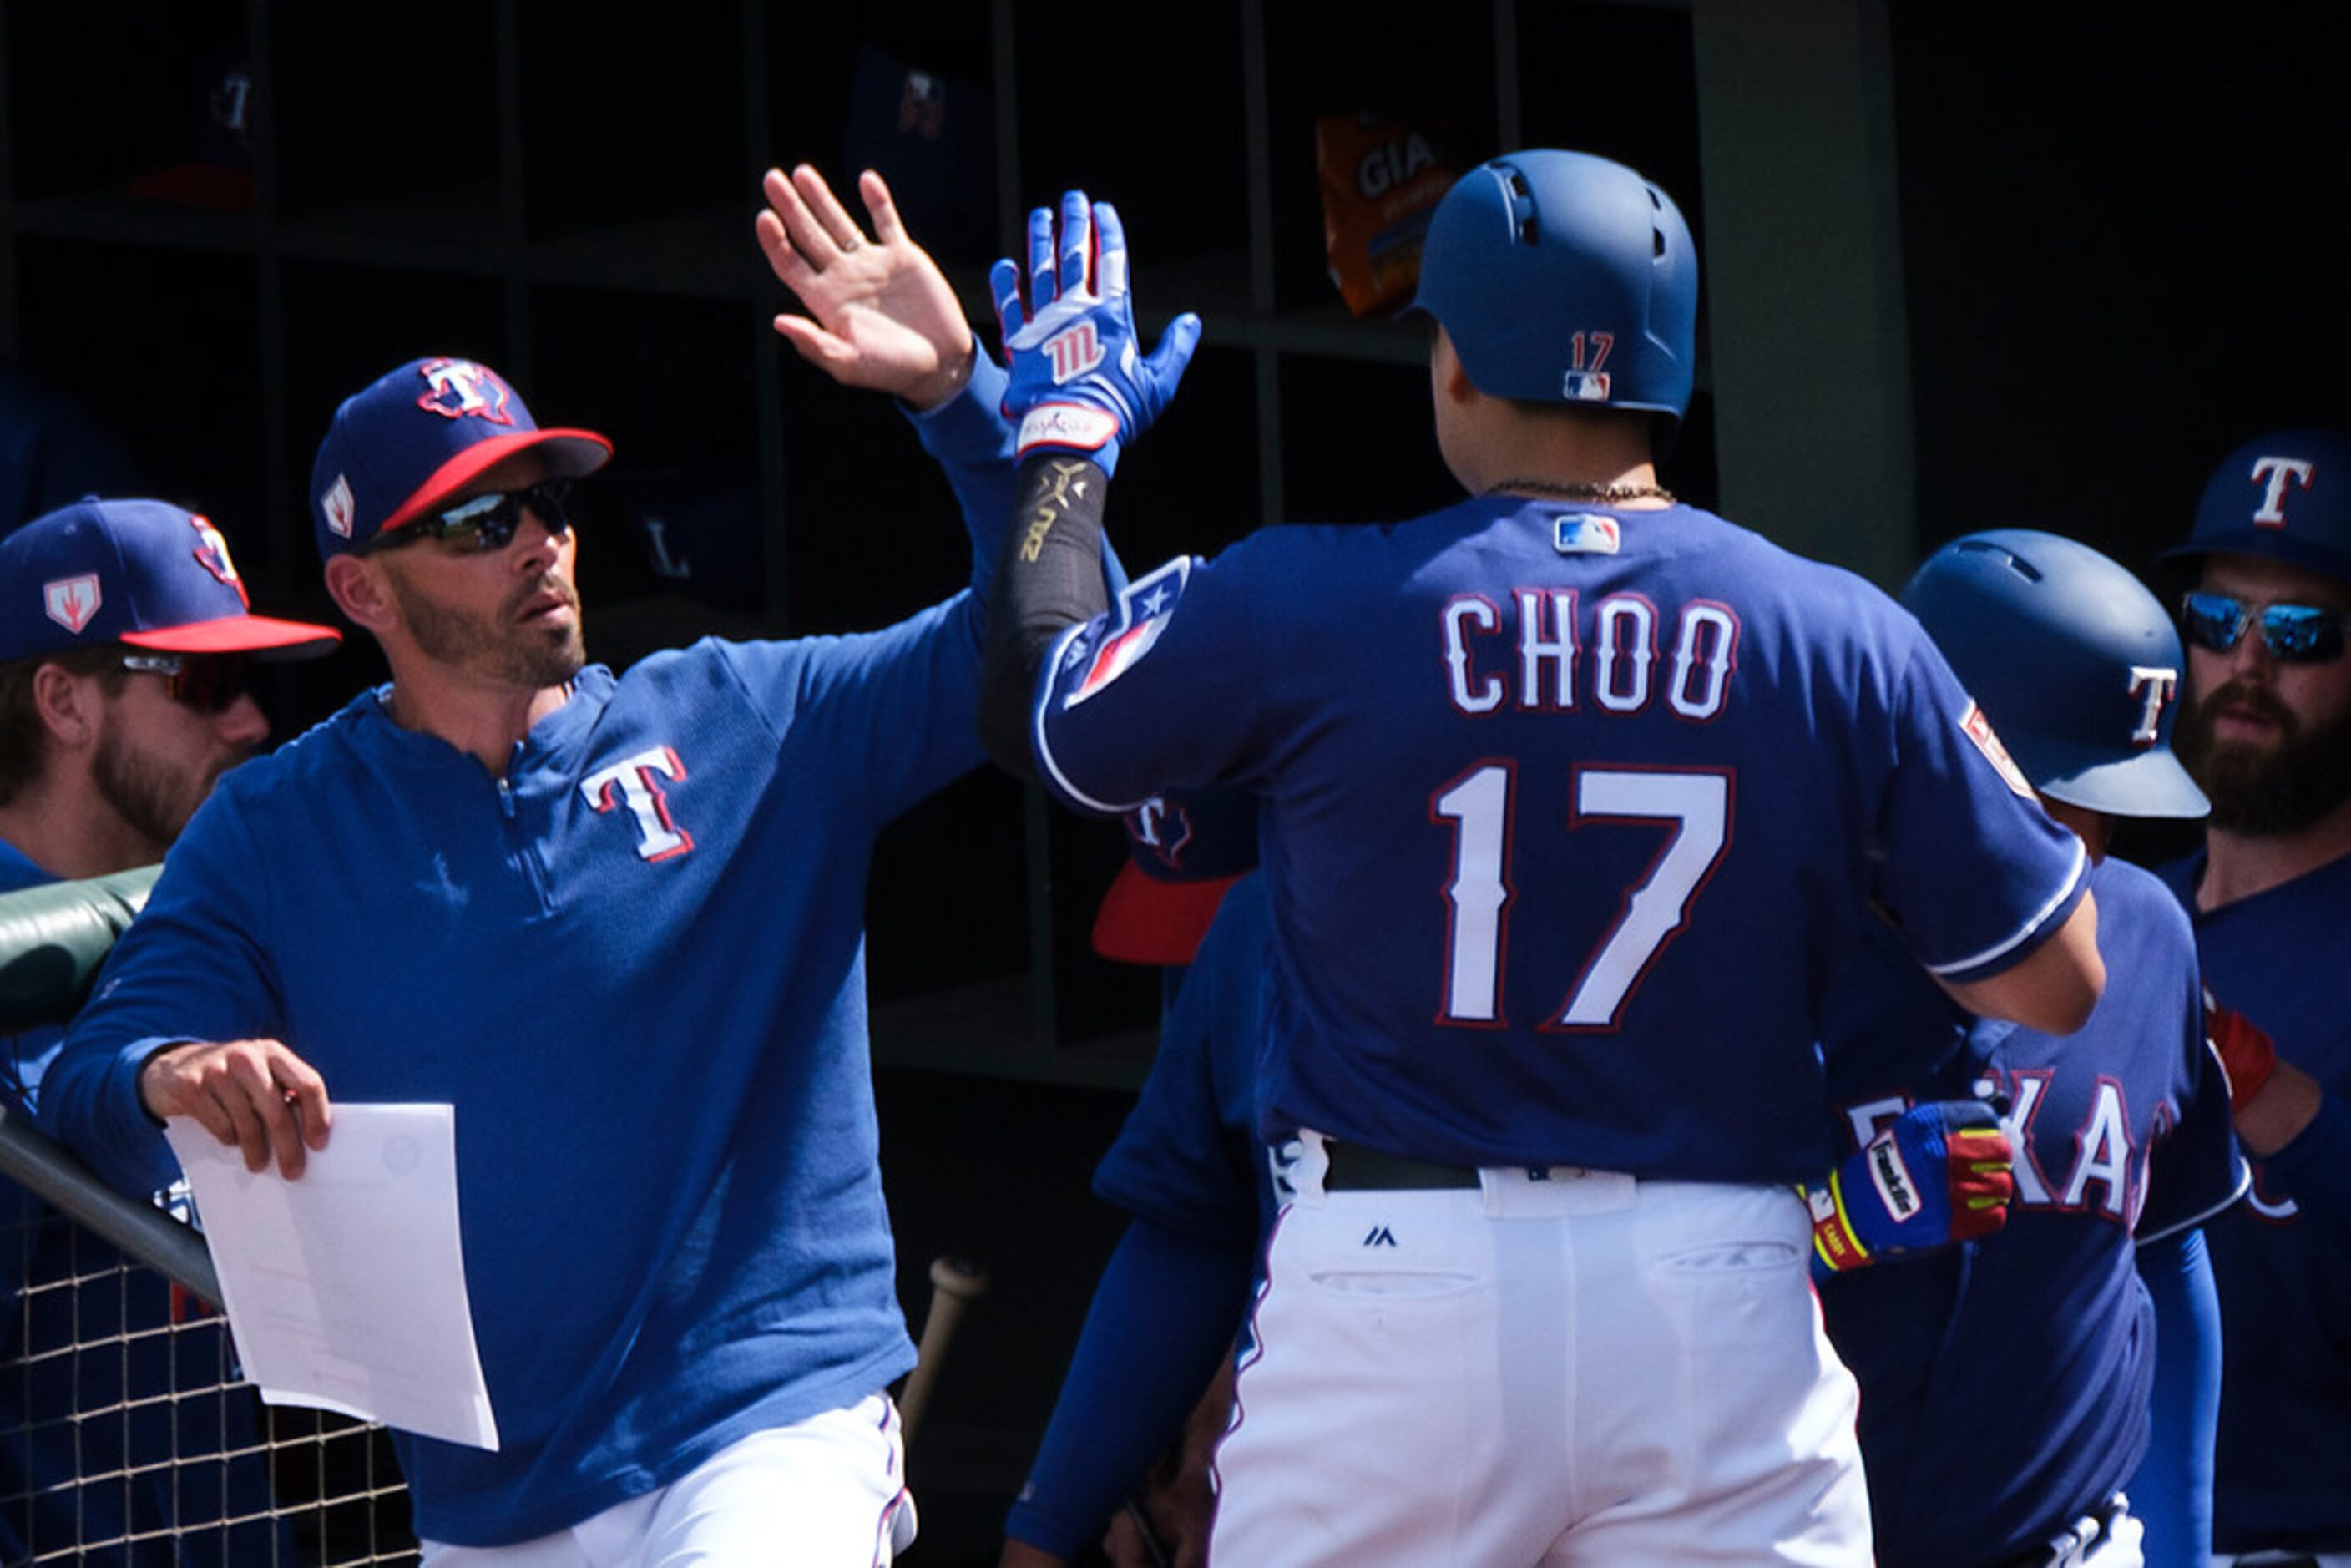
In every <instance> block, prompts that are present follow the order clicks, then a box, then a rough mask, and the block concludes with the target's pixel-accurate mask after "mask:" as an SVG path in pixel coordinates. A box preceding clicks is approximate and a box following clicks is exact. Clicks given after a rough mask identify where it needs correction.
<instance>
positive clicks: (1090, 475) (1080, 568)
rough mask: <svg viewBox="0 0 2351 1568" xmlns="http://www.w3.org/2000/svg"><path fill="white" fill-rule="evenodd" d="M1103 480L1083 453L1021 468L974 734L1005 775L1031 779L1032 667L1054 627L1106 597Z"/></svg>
mask: <svg viewBox="0 0 2351 1568" xmlns="http://www.w3.org/2000/svg"><path fill="white" fill-rule="evenodd" d="M1109 487H1110V486H1109V479H1108V476H1105V475H1104V474H1103V473H1102V470H1101V469H1099V468H1097V467H1095V466H1094V465H1092V463H1090V462H1088V461H1087V460H1085V459H1084V458H1082V457H1071V456H1070V455H1067V454H1065V453H1052V454H1047V455H1042V456H1038V457H1032V458H1030V459H1029V461H1028V462H1026V463H1024V464H1022V465H1020V477H1019V484H1018V486H1017V487H1016V488H1015V491H1014V494H1015V495H1016V496H1018V497H1019V500H1018V501H1017V502H1015V504H1014V506H1013V509H1012V527H1011V528H1008V529H1007V530H1005V535H1004V547H1003V554H1002V555H1001V556H1000V557H998V560H997V564H996V580H995V587H994V590H993V591H992V593H991V596H990V599H989V602H988V607H987V663H986V664H985V665H984V666H983V668H982V670H981V674H980V688H979V737H980V740H981V742H982V744H984V745H985V746H986V747H987V754H988V756H990V757H991V758H995V759H996V765H997V766H998V768H1003V769H1004V770H1005V771H1006V772H1008V773H1011V774H1013V775H1015V776H1017V777H1019V778H1022V779H1033V778H1035V777H1036V776H1037V768H1036V764H1035V762H1034V761H1033V760H1032V759H1031V758H1030V756H1029V706H1030V704H1031V703H1032V702H1033V701H1034V700H1035V698H1036V693H1037V668H1038V666H1039V665H1040V664H1042V663H1043V662H1044V660H1045V656H1046V654H1047V653H1048V652H1049V651H1050V649H1051V647H1052V645H1053V642H1054V640H1055V639H1056V638H1058V637H1059V636H1061V632H1062V631H1063V630H1064V629H1065V628H1067V627H1070V626H1071V625H1074V624H1077V623H1079V622H1085V621H1091V620H1092V619H1093V618H1094V617H1095V616H1096V615H1098V614H1100V613H1101V612H1102V610H1103V609H1104V608H1105V607H1107V606H1108V604H1109V602H1110V595H1109V591H1108V590H1107V589H1105V588H1104V587H1103V585H1102V502H1103V500H1104V498H1105V494H1106V492H1107V491H1108V489H1109Z"/></svg>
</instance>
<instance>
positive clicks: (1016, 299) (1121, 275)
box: [987, 191, 1200, 474]
mask: <svg viewBox="0 0 2351 1568" xmlns="http://www.w3.org/2000/svg"><path fill="white" fill-rule="evenodd" d="M1090 274H1091V276H1089V275H1090ZM987 281H988V291H989V293H990V294H992V295H993V296H994V297H995V299H996V319H997V323H998V326H999V327H1000V328H1001V329H1003V333H1004V357H1005V359H1006V361H1007V369H1008V371H1009V372H1010V377H1011V379H1010V382H1009V384H1008V386H1007V387H1006V389H1005V392H1004V416H1005V417H1006V418H1007V419H1008V420H1011V421H1012V422H1013V423H1014V424H1015V426H1016V427H1017V429H1018V433H1019V434H1018V455H1019V458H1020V459H1021V460H1023V461H1025V460H1026V459H1028V458H1029V456H1030V455H1034V454H1036V453H1040V452H1067V453H1072V454H1075V455H1078V456H1081V457H1085V458H1089V459H1091V460H1092V462H1094V463H1095V464H1096V465H1099V466H1100V467H1101V468H1102V472H1103V473H1104V474H1109V473H1112V472H1113V471H1114V470H1115V469H1116V467H1117V465H1118V454H1119V449H1120V448H1121V447H1122V446H1123V445H1125V444H1127V443H1129V442H1131V441H1133V440H1134V438H1135V437H1136V436H1138V435H1141V434H1143V433H1144V431H1145V430H1147V429H1149V428H1150V426H1151V422H1152V421H1154V420H1155V419H1157V418H1158V417H1159V413H1160V411H1161V410H1162V409H1165V407H1166V406H1167V402H1168V400H1169V399H1170V398H1173V397H1174V396H1175V384H1176V382H1179V381H1181V380H1182V379H1183V376H1184V367H1185V366H1186V365H1187V364H1189V363H1190V362H1191V360H1192V350H1193V349H1194V348H1195V347H1196V345H1197V344H1198V343H1199V341H1200V319H1199V318H1198V317H1197V316H1195V315H1193V314H1192V313H1190V312H1189V311H1186V312H1185V313H1184V314H1183V315H1181V316H1178V317H1176V318H1175V320H1173V321H1171V322H1169V323H1168V324H1167V330H1166V332H1165V334H1163V335H1162V336H1161V338H1160V340H1159V346H1158V348H1156V349H1155V350H1152V351H1151V353H1150V354H1149V355H1147V356H1145V355H1140V354H1138V353H1137V352H1136V350H1135V330H1134V304H1133V302H1132V300H1131V299H1130V298H1129V297H1128V294H1127V286H1126V229H1125V226H1124V225H1122V224H1121V223H1120V222H1119V218H1118V213H1117V211H1116V209H1114V208H1113V207H1112V206H1111V204H1109V203H1108V202H1094V203H1089V202H1088V201H1087V200H1086V196H1085V193H1084V192H1082V191H1071V192H1070V193H1068V194H1067V195H1065V196H1063V197H1062V198H1061V223H1060V225H1059V227H1058V230H1057V228H1056V225H1055V224H1054V222H1053V211H1052V209H1051V208H1050V207H1039V208H1037V209H1036V210H1035V211H1033V212H1031V213H1030V214H1029V268H1028V279H1027V283H1028V287H1027V289H1026V298H1025V300H1024V298H1023V289H1022V287H1021V284H1022V278H1021V269H1020V267H1019V266H1017V265H1016V264H1014V263H1013V262H1011V261H1009V260H1005V261H999V262H998V263H997V264H996V265H995V266H994V267H990V268H989V269H988V274H987Z"/></svg>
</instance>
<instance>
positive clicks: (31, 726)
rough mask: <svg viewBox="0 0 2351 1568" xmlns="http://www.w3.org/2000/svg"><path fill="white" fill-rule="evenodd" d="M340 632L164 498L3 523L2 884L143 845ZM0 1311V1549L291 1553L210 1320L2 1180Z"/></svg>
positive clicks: (253, 1558) (122, 1559)
mask: <svg viewBox="0 0 2351 1568" xmlns="http://www.w3.org/2000/svg"><path fill="white" fill-rule="evenodd" d="M340 640H341V633H340V632H337V631H335V630H334V629H333V628H332V627H329V626H314V625H310V624H308V623H306V622H296V621H279V620H275V619H272V618H270V617H267V616H261V615H256V614H253V613H252V612H251V610H250V608H249V606H248V602H247V598H246V589H245V586H244V581H243V579H242V578H241V577H240V576H239V575H238V573H237V570H236V566H235V561H234V559H232V558H231V556H230V554H229V550H228V544H227V541H226V539H225V538H224V537H223V536H222V534H221V532H220V530H219V529H217V528H214V527H213V525H212V524H211V523H210V522H208V521H206V520H205V519H204V518H203V517H196V516H194V515H193V514H192V513H189V512H186V511H183V510H182V509H181V508H179V507H172V506H167V505H165V504H163V503H162V502H160V501H125V500H117V501H98V500H85V501H83V502H81V503H79V504H78V505H74V506H68V507H63V508H61V509H59V510H57V511H55V512H51V513H49V514H47V516H44V517H37V518H35V519H34V520H32V521H31V522H28V523H26V524H25V525H24V527H22V528H18V529H17V530H16V532H14V533H13V534H10V535H8V536H7V537H5V538H0V892H9V893H13V892H16V891H19V890H22V889H26V888H33V887H41V886H46V885H48V884H50V883H57V882H61V881H66V880H69V879H76V878H81V877H93V876H105V875H110V874H113V873H118V872H126V871H131V870H133V869H135V868H137V867H141V866H147V865H152V864H153V863H155V862H157V861H160V860H162V858H163V853H164V851H165V850H167V849H168V848H170V846H171V844H172V841H173V840H174V839H176V838H178V837H179V835H180V831H181V830H182V829H183V828H184V827H185V826H186V825H187V821H188V819H189V817H190V816H191V815H192V814H193V812H194V810H195V809H196V807H197V805H198V804H199V803H200V802H201V801H202V800H204V797H205V795H206V794H208V793H209V792H210V791H211V789H212V788H213V784H214V780H215V779H218V778H219V777H220V776H221V775H222V774H224V773H225V772H226V771H228V769H230V768H234V767H236V766H238V765H239V764H241V763H243V762H244V761H245V760H246V758H249V757H251V756H252V755H253V754H254V753H255V752H256V750H257V749H258V748H259V747H260V746H261V745H262V743H263V742H264V741H266V739H267V738H268V737H269V720H268V718H267V717H266V716H265V715H264V714H263V713H262V711H261V708H260V706H259V705H258V703H257V702H256V699H255V695H254V692H253V689H252V686H251V684H250V682H251V676H252V672H251V669H250V667H249V665H250V662H251V661H252V660H254V659H256V658H270V659H282V658H300V657H307V656H310V655H314V654H320V653H326V652H328V651H329V649H331V648H332V647H333V646H334V645H335V643H338V642H340ZM62 1040H63V1030H59V1029H57V1028H53V1027H42V1028H36V1029H31V1030H25V1031H23V1032H21V1033H18V1034H16V1035H13V1036H11V1035H0V1048H5V1051H6V1060H5V1063H0V1114H5V1115H9V1116H25V1117H30V1116H33V1115H34V1114H35V1107H36V1104H37V1101H38V1098H39V1095H40V1092H41V1082H42V1077H43V1075H44V1073H45V1072H46V1071H47V1068H48V1065H49V1063H50V1062H51V1061H53V1060H54V1059H55V1057H56V1055H57V1048H58V1046H59V1044H60V1043H61V1041H62ZM0 1322H5V1338H0V1560H5V1561H6V1562H10V1563H26V1562H35V1561H52V1562H55V1561H64V1560H66V1559H68V1558H72V1559H73V1560H75V1561H83V1560H88V1561H93V1562H114V1563H130V1564H144V1563H190V1564H195V1563H224V1564H233V1563H267V1562H272V1561H279V1562H287V1563H290V1562H292V1561H293V1560H294V1543H293V1540H292V1537H291V1536H290V1535H289V1534H287V1533H286V1531H285V1530H284V1528H283V1526H282V1525H278V1524H274V1523H273V1522H272V1521H271V1520H270V1518H269V1503H270V1489H269V1474H268V1467H267V1464H266V1460H265V1458H264V1450H263V1448H262V1444H261V1438H260V1431H259V1427H258V1423H257V1422H256V1419H255V1407H254V1396H253V1394H252V1391H251V1390H249V1389H245V1388H230V1387H224V1386H223V1385H222V1378H223V1373H224V1369H225V1366H226V1364H227V1354H226V1353H227V1349H228V1345H227V1340H226V1336H225V1333H224V1332H223V1325H222V1324H221V1323H220V1322H218V1320H217V1319H215V1318H210V1317H208V1316H207V1315H206V1312H205V1309H204V1308H202V1307H201V1306H199V1305H197V1304H195V1303H193V1302H191V1301H188V1300H187V1299H186V1298H185V1297H184V1296H183V1295H182V1294H181V1293H180V1292H179V1291H177V1289H176V1287H174V1286H173V1285H172V1282H171V1281H169V1280H166V1279H165V1278H163V1276H162V1275H160V1274H157V1273H155V1272H154V1271H152V1270H148V1269H145V1268H142V1267H140V1266H139V1265H136V1264H133V1263H131V1262H129V1261H128V1260H126V1259H125V1258H124V1257H123V1256H122V1254H121V1253H120V1252H119V1251H118V1250H116V1249H115V1248H114V1247H113V1246H112V1245H111V1244H110V1243H108V1242H106V1241H104V1240H102V1239H99V1237H98V1236H97V1235H96V1234H94V1233H93V1232H91V1231H89V1230H87V1229H85V1228H82V1227H81V1226H79V1225H77V1224H75V1223H74V1222H72V1221H71V1220H70V1219H68V1218H67V1217H66V1216H65V1215H63V1214H60V1213H57V1212H55V1211H54V1210H52V1209H50V1208H49V1207H47V1205H46V1204H44V1203H42V1202H41V1201H40V1200H39V1199H37V1198H36V1197H34V1196H33V1195H32V1194H31V1193H29V1192H27V1191H26V1189H25V1188H23V1187H22V1186H18V1185H17V1184H16V1183H15V1182H13V1181H9V1180H7V1179H5V1177H0ZM224 1456H227V1457H224ZM229 1519H235V1520H238V1521H240V1522H238V1523H235V1524H233V1525H232V1524H228V1523H225V1522H224V1521H226V1520H229ZM173 1542H176V1544H173Z"/></svg>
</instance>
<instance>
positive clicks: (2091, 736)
mask: <svg viewBox="0 0 2351 1568" xmlns="http://www.w3.org/2000/svg"><path fill="white" fill-rule="evenodd" d="M1902 603H1903V607H1904V608H1906V609H1907V610H1908V611H1909V612H1911V613H1912V614H1913V615H1916V616H1917V618H1918V620H1919V622H1921V623H1922V624H1923V625H1924V626H1925V627H1926V628H1927V632H1928V635H1929V636H1931V637H1933V638H1934V639H1935V643H1936V645H1937V646H1938V647H1939V648H1941V649H1942V651H1943V657H1944V658H1946V659H1947V660H1949V662H1950V665H1951V668H1952V670H1953V671H1954V672H1955V673H1956V674H1958V675H1959V684H1960V685H1964V686H1966V687H1967V689H1968V693H1969V695H1971V696H1973V697H1974V698H1975V699H1976V701H1977V702H1978V703H1980V704H1981V705H1982V706H1983V710H1984V712H1985V713H1986V714H1988V715H1990V716H1991V722H1992V726H1993V727H1994V728H1996V729H1997V730H1999V732H2000V737H2001V741H2002V742H2004V743H2005V744H2006V745H2007V747H2008V750H2009V753H2010V755H2011V756H2012V757H2014V758H2016V764H2017V766H2018V767H2019V768H2022V769H2023V770H2024V776H2025V777H2026V778H2027V779H2031V780H2032V787H2033V788H2034V789H2038V790H2040V791H2041V792H2042V793H2043V794H2044V795H2047V796H2049V797H2051V798H2052V799H2053V800H2064V801H2065V802H2067V803H2068V804H2071V805H2075V806H2081V807H2085V808H2086V809H2088V810H2093V811H2105V812H2107V813H2108V814H2110V815H2113V816H2117V817H2201V816H2203V815H2204V814H2205V813H2206V812H2207V811H2208V810H2210V809H2211V808H2210V802H2208V801H2207V800H2205V799H2204V792H2203V791H2202V790H2201V789H2198V788H2197V787H2196V784H2195V781H2194V780H2193V779H2189V777H2188V773H2187V770H2186V769H2185V768H2181V767H2180V766H2179V758H2176V757H2174V756H2173V755H2172V754H2171V726H2172V721H2173V719H2174V718H2176V717H2177V716H2178V710H2179V682H2180V675H2181V671H2182V663H2181V659H2180V652H2179V632H2177V631H2176V630H2174V629H2173V627H2172V623H2171V617H2170V616H2168V615H2167V614H2165V613H2164V610H2163V606H2162V604H2161V603H2159V602H2158V601H2157V599H2156V597H2155V595H2154V594H2152V593H2150V592H2148V591H2147V587H2146V585H2145V584H2143V583H2141V582H2140V581H2139V580H2138V579H2137V578H2136V577H2133V576H2132V575H2131V574H2130V573H2129V572H2128V571H2126V570H2124V569H2123V568H2122V567H2120V566H2118V565H2116V563H2115V562H2114V561H2111V560H2109V559H2106V558H2105V556H2102V555H2100V554H2099V553H2098V552H2097V551H2096V550H2094V549H2090V548H2089V546H2087V545H2084V544H2076V543H2075V542H2074V540H2072V539H2068V538H2059V537H2058V536H2057V535H2055V534H2044V533H2040V532H2037V531H2035V530H2033V529H2031V528H1996V529H1993V530H1991V531H1990V532H1986V533H1980V534H1970V535H1968V536H1967V537H1966V538H1958V539H1953V540H1952V541H1951V542H1950V543H1949V544H1947V545H1945V546H1944V547H1943V548H1942V549H1939V550H1937V551H1936V552H1935V553H1934V554H1933V555H1932V556H1930V557H1928V560H1927V564H1926V565H1924V566H1922V567H1920V568H1919V569H1918V571H1917V576H1915V577H1913V578H1911V580H1910V585H1909V586H1908V587H1907V588H1905V589H1904V590H1903V591H1902Z"/></svg>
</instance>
